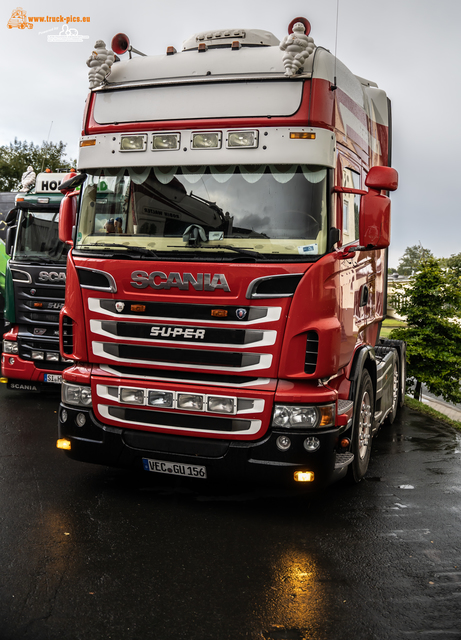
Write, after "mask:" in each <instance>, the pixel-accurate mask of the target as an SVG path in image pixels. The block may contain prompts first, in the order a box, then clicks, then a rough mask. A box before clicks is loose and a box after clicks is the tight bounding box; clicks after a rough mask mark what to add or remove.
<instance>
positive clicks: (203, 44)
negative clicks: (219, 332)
mask: <svg viewBox="0 0 461 640" xmlns="http://www.w3.org/2000/svg"><path fill="white" fill-rule="evenodd" d="M207 49H208V47H207V46H206V43H205V42H201V43H200V44H199V46H198V52H199V53H203V52H204V51H206V50H207Z"/></svg>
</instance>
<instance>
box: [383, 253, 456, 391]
mask: <svg viewBox="0 0 461 640" xmlns="http://www.w3.org/2000/svg"><path fill="white" fill-rule="evenodd" d="M392 303H393V305H394V308H395V309H396V310H397V311H398V313H399V314H400V315H402V316H404V317H406V322H407V326H406V328H399V329H394V331H392V333H391V336H390V337H391V338H395V339H397V340H404V341H405V342H406V343H407V367H408V368H407V372H408V376H409V377H410V378H412V379H413V380H414V381H415V382H414V383H413V384H414V385H415V389H414V397H415V398H416V399H419V397H420V394H421V386H422V384H425V385H426V386H427V388H428V389H429V391H430V392H431V393H434V394H435V395H436V396H442V397H443V398H444V399H445V400H446V401H447V402H454V403H458V402H461V389H460V386H461V358H460V357H459V354H460V353H461V321H460V319H461V280H460V278H459V276H458V275H457V273H456V272H455V271H453V269H450V268H448V269H443V268H442V266H441V264H440V262H439V261H438V260H436V259H435V258H434V257H429V258H426V259H424V260H423V261H422V262H421V263H420V265H419V271H418V273H416V274H415V275H414V276H413V277H412V278H411V280H410V283H409V285H405V284H402V285H400V287H398V291H397V293H396V295H394V296H393V300H392Z"/></svg>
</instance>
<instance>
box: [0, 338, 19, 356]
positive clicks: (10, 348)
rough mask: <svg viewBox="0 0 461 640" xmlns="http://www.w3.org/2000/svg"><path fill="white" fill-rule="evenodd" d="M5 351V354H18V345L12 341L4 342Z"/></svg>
mask: <svg viewBox="0 0 461 640" xmlns="http://www.w3.org/2000/svg"><path fill="white" fill-rule="evenodd" d="M3 351H4V353H18V343H17V342H11V341H10V340H4V341H3Z"/></svg>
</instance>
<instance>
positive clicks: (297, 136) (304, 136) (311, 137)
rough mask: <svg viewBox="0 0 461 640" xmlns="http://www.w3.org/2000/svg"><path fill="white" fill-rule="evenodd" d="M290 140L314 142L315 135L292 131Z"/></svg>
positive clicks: (307, 132) (308, 132)
mask: <svg viewBox="0 0 461 640" xmlns="http://www.w3.org/2000/svg"><path fill="white" fill-rule="evenodd" d="M290 138H291V139H292V140H315V133H313V132H310V131H292V132H291V133H290Z"/></svg>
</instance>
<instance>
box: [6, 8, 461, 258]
mask: <svg viewBox="0 0 461 640" xmlns="http://www.w3.org/2000/svg"><path fill="white" fill-rule="evenodd" d="M17 6H18V0H12V1H11V2H9V0H4V2H2V8H1V9H0V14H1V16H2V18H1V20H0V29H3V38H4V40H3V43H4V47H3V53H2V56H1V58H0V71H1V80H2V85H3V87H4V90H3V91H2V94H1V99H0V144H9V143H10V142H12V141H13V140H14V138H15V137H17V138H19V139H20V140H27V141H28V142H34V143H35V144H41V143H42V142H43V141H44V140H47V139H48V137H49V139H50V140H51V141H52V142H55V143H56V142H59V141H60V140H62V141H63V142H65V143H66V144H67V156H68V158H69V159H70V158H72V159H73V158H76V157H77V154H78V139H79V136H80V132H81V122H82V114H83V107H84V102H85V99H86V96H87V92H88V67H87V66H86V60H87V58H88V56H89V55H90V53H91V51H92V49H93V46H94V43H95V41H96V40H98V39H102V40H104V41H105V42H106V44H107V45H108V46H110V42H111V40H112V37H113V36H114V35H115V34H116V33H119V32H123V33H126V34H127V35H128V36H129V38H130V41H131V44H132V45H133V46H134V47H135V48H137V49H139V50H140V51H142V52H144V53H147V54H160V53H164V52H165V50H166V47H167V46H168V45H174V46H175V47H176V49H178V51H179V50H180V48H181V45H182V42H183V41H184V40H185V39H186V38H188V37H189V36H191V35H193V34H194V33H195V32H198V31H204V30H207V29H222V28H245V27H246V28H255V29H265V30H268V31H271V32H272V33H274V34H275V35H276V36H277V38H279V39H280V40H281V39H282V38H283V37H284V36H285V35H286V33H287V26H288V24H289V23H290V21H291V20H292V19H293V18H294V17H297V16H304V17H306V18H307V19H308V20H309V21H310V22H311V25H312V31H311V34H310V35H311V36H312V37H313V38H314V40H315V43H316V44H317V45H321V46H323V47H326V48H327V49H330V50H331V51H334V49H335V34H336V9H337V0H321V1H320V2H319V1H316V2H313V1H312V2H307V1H304V2H301V1H298V0H283V1H280V0H279V1H276V0H232V1H231V2H220V1H219V0H168V1H167V2H165V1H162V2H156V1H155V0H153V1H150V2H144V1H141V0H127V1H124V2H122V1H121V0H111V2H104V3H102V2H101V3H96V2H94V1H88V0H80V1H79V2H69V1H68V0H60V1H57V0H21V5H20V6H22V8H23V9H24V11H25V12H26V14H27V16H28V17H31V16H34V17H39V16H54V17H56V16H60V15H62V16H63V17H64V18H66V17H67V16H71V15H72V16H75V17H80V18H83V17H89V18H90V22H89V23H87V22H86V23H80V24H76V23H73V24H72V27H73V28H77V30H78V34H79V36H81V38H82V41H81V42H50V41H49V38H48V36H53V35H59V34H60V32H61V30H62V25H57V24H56V23H44V24H34V27H33V28H32V29H21V30H20V29H18V28H12V29H9V28H8V27H7V23H8V20H9V18H10V16H11V13H12V11H13V10H14V9H15V8H16V7H17ZM1 25H3V26H1ZM460 25H461V1H460V0H438V2H433V0H386V1H385V2H383V1H378V0H339V31H338V47H337V52H338V58H339V59H340V60H341V61H342V62H343V63H344V64H345V65H346V66H347V67H349V69H350V70H351V71H352V72H353V73H355V74H357V75H359V76H362V77H365V78H368V79H370V80H373V81H374V82H376V83H377V84H378V86H379V87H381V88H382V89H384V90H385V91H386V93H387V94H388V96H389V97H390V98H391V100H392V105H393V121H394V139H393V147H394V149H393V166H394V167H395V168H396V169H397V170H398V171H399V175H400V187H399V189H398V191H397V192H395V193H394V194H393V196H392V201H393V207H392V246H391V250H390V264H391V266H397V264H398V260H399V258H400V257H401V256H402V254H403V252H404V251H405V248H406V247H407V246H412V245H414V244H418V243H419V242H421V244H422V245H423V246H424V247H426V248H428V249H430V250H431V251H432V252H433V253H434V254H435V255H436V256H437V257H448V256H450V255H451V254H454V253H459V252H461V240H460V235H461V233H460V232H461V217H460V213H461V211H460V208H461V207H460V200H461V199H460V194H459V190H460V180H459V166H458V165H459V162H458V157H457V153H458V151H459V146H460V130H459V129H457V122H458V120H459V112H460V104H461V88H460V77H461V50H460V35H459V33H460Z"/></svg>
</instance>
